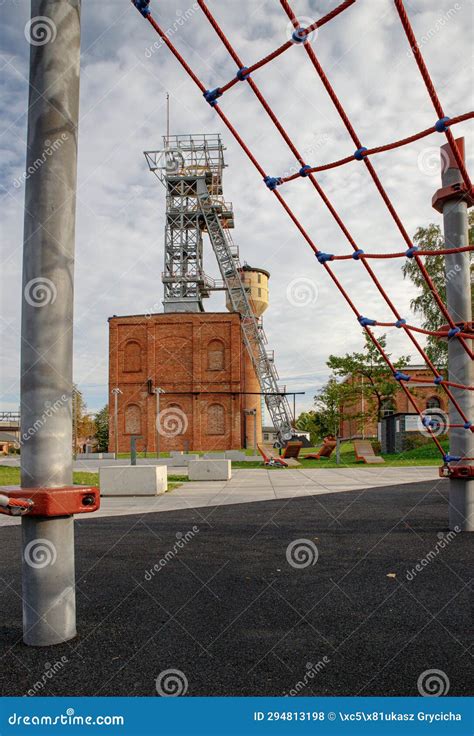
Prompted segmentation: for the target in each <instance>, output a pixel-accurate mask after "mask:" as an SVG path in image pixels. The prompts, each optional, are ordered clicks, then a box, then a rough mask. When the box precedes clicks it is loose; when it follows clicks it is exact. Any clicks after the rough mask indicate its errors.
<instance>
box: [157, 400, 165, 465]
mask: <svg viewBox="0 0 474 736" xmlns="http://www.w3.org/2000/svg"><path fill="white" fill-rule="evenodd" d="M164 393H166V392H165V390H164V388H160V387H159V386H157V387H156V388H155V394H156V422H155V424H156V457H157V458H159V457H160V394H164Z"/></svg>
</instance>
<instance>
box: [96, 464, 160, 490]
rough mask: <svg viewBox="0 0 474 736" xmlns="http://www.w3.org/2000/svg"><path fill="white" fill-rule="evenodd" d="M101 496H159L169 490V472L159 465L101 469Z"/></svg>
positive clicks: (118, 466) (117, 466)
mask: <svg viewBox="0 0 474 736" xmlns="http://www.w3.org/2000/svg"><path fill="white" fill-rule="evenodd" d="M99 483H100V495H101V496H159V495H160V494H161V493H165V491H167V490H168V471H167V469H166V467H164V466H159V465H115V466H113V467H111V466H107V467H105V468H100V469H99Z"/></svg>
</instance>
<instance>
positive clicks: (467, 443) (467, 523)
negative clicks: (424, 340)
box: [441, 138, 474, 531]
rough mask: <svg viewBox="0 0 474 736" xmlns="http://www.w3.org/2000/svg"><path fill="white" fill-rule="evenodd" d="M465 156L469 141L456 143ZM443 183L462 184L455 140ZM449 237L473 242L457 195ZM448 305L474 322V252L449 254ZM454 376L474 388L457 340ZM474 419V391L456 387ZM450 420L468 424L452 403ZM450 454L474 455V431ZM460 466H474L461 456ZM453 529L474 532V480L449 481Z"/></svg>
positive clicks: (447, 212)
mask: <svg viewBox="0 0 474 736" xmlns="http://www.w3.org/2000/svg"><path fill="white" fill-rule="evenodd" d="M456 144H457V145H458V148H459V150H460V151H461V152H462V154H463V156H464V139H463V138H461V139H458V140H457V141H456ZM441 164H442V175H441V180H442V186H443V187H448V186H451V185H453V184H457V183H460V182H462V177H461V173H460V171H459V168H458V166H457V163H456V160H455V159H454V156H453V155H452V152H451V148H450V145H449V144H446V145H444V146H442V147H441ZM443 223H444V239H445V247H446V248H461V247H465V246H467V245H468V243H469V238H468V214H467V203H466V201H464V200H463V198H462V197H460V196H459V194H456V193H454V194H453V197H450V198H449V199H447V200H446V201H445V202H444V205H443ZM445 271H446V305H447V308H448V311H449V313H450V315H451V316H452V319H453V321H454V322H460V323H462V322H470V321H471V320H472V296H471V269H470V253H469V252H465V253H453V254H451V255H447V256H445ZM448 367H449V370H448V373H449V380H450V381H454V382H456V383H460V384H462V385H463V386H472V385H473V383H474V381H473V379H474V366H473V362H472V360H471V358H470V357H469V355H468V354H467V352H466V351H465V350H464V348H463V346H462V345H461V343H460V342H459V340H457V339H456V338H452V339H450V340H449V342H448ZM452 392H453V395H454V396H455V398H456V400H457V401H458V402H459V405H460V406H461V408H462V409H463V411H464V413H465V414H466V416H467V417H468V419H469V420H471V421H472V419H473V417H474V396H473V392H472V391H466V390H463V389H457V388H452ZM449 423H450V424H462V423H463V422H462V420H461V418H460V416H459V414H458V412H457V410H456V408H455V407H454V406H453V405H452V403H450V406H449ZM449 442H450V454H451V455H455V456H460V457H461V458H470V457H474V434H473V433H472V432H471V431H469V430H466V429H463V428H462V427H453V428H451V429H450V431H449ZM458 464H459V465H465V464H470V461H464V460H461V461H460V462H459V463H458ZM449 527H450V529H454V528H455V527H458V528H459V529H461V530H462V531H474V479H472V478H471V479H469V478H466V479H464V478H463V479H461V478H452V479H450V481H449Z"/></svg>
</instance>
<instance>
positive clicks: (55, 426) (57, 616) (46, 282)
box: [21, 0, 80, 646]
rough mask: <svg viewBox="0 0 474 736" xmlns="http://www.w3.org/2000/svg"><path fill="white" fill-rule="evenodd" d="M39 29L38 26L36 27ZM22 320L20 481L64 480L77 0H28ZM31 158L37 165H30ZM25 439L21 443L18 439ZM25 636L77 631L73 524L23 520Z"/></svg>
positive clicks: (35, 639) (45, 483)
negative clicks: (26, 136)
mask: <svg viewBox="0 0 474 736" xmlns="http://www.w3.org/2000/svg"><path fill="white" fill-rule="evenodd" d="M41 26H42V27H41ZM25 30H26V33H27V35H28V37H29V39H30V41H31V47H30V80H29V102H28V139H27V160H26V171H27V173H28V176H27V178H26V181H25V220H24V245H23V295H22V325H21V436H22V438H23V443H22V449H21V484H22V487H23V488H34V487H43V488H52V489H54V488H58V487H61V486H68V485H71V484H72V324H73V290H74V228H75V201H76V159H77V124H78V113H79V56H80V0H63V2H57V0H32V2H31V21H30V22H29V24H28V25H27V27H26V29H25ZM38 161H40V162H41V164H40V165H38ZM25 438H27V439H25ZM22 544H23V555H22V574H23V639H24V641H25V643H26V644H29V645H32V646H49V645H51V644H58V643H60V642H64V641H67V640H68V639H72V638H73V637H74V636H75V635H76V600H75V577H74V520H73V517H72V516H64V517H55V518H49V517H28V516H25V517H23V518H22Z"/></svg>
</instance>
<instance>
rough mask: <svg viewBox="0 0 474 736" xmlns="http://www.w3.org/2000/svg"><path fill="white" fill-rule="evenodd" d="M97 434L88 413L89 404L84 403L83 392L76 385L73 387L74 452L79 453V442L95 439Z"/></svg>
mask: <svg viewBox="0 0 474 736" xmlns="http://www.w3.org/2000/svg"><path fill="white" fill-rule="evenodd" d="M94 434H95V427H94V421H93V419H92V417H91V416H90V414H88V413H87V404H86V402H85V401H84V397H83V395H82V391H80V389H78V387H77V386H76V384H74V385H73V387H72V436H73V448H74V449H73V451H74V452H76V451H77V444H78V442H79V440H81V439H84V438H86V437H93V436H94Z"/></svg>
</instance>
